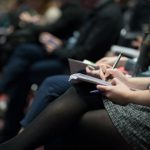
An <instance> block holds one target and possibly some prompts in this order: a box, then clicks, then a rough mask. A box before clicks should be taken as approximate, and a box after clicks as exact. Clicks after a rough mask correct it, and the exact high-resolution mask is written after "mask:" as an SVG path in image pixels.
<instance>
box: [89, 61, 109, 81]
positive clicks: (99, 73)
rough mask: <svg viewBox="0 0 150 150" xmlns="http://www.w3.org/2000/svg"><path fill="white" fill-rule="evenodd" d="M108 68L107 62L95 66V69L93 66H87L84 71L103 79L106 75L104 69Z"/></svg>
mask: <svg viewBox="0 0 150 150" xmlns="http://www.w3.org/2000/svg"><path fill="white" fill-rule="evenodd" d="M108 68H111V66H110V65H107V64H101V65H99V66H98V67H97V69H94V68H93V69H92V68H91V67H90V66H87V67H86V73H87V74H89V75H91V76H95V77H98V78H101V79H103V80H105V79H106V77H107V74H106V70H107V69H108Z"/></svg>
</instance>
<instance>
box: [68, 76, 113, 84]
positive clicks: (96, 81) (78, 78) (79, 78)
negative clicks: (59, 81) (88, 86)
mask: <svg viewBox="0 0 150 150" xmlns="http://www.w3.org/2000/svg"><path fill="white" fill-rule="evenodd" d="M69 81H70V82H71V83H78V82H80V81H84V82H89V83H93V84H100V85H105V86H108V85H111V83H109V82H107V81H105V80H101V79H98V78H95V77H92V76H89V75H85V74H82V73H75V74H72V75H70V78H69Z"/></svg>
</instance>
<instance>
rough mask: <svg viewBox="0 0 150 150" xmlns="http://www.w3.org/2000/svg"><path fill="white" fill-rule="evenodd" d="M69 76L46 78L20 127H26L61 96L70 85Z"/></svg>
mask: <svg viewBox="0 0 150 150" xmlns="http://www.w3.org/2000/svg"><path fill="white" fill-rule="evenodd" d="M68 78H69V76H67V75H58V76H53V77H49V78H47V79H46V80H45V81H44V82H43V83H42V85H41V86H40V88H39V90H38V91H37V93H36V96H35V98H34V100H33V103H32V105H31V106H30V109H29V110H28V112H27V114H26V115H25V117H24V119H23V120H22V121H21V124H22V126H24V127H25V126H27V125H28V124H29V123H30V122H31V121H32V120H33V119H34V118H35V117H36V116H37V115H38V114H39V113H40V112H41V111H43V110H44V109H45V107H46V106H47V105H48V104H49V103H51V102H52V101H54V100H55V99H56V98H57V97H59V96H60V95H61V94H63V93H64V92H65V91H66V90H67V89H68V88H69V87H70V86H71V85H70V83H69V82H68Z"/></svg>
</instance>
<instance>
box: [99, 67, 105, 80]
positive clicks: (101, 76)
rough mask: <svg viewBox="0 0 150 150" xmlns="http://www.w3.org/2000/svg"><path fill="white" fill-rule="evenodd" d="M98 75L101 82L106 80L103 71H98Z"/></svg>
mask: <svg viewBox="0 0 150 150" xmlns="http://www.w3.org/2000/svg"><path fill="white" fill-rule="evenodd" d="M99 75H100V78H101V79H102V80H106V77H105V71H104V70H103V69H100V70H99Z"/></svg>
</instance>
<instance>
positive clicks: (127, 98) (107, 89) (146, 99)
mask: <svg viewBox="0 0 150 150" xmlns="http://www.w3.org/2000/svg"><path fill="white" fill-rule="evenodd" d="M97 89H99V90H101V91H103V92H104V93H105V95H106V97H107V98H108V99H109V100H111V101H113V102H115V103H118V104H120V105H127V104H129V103H134V104H139V105H145V106H150V92H149V90H137V91H133V90H131V89H130V88H129V87H128V86H127V85H125V84H124V83H123V82H121V81H120V80H119V79H117V78H114V79H113V80H112V86H102V85H97Z"/></svg>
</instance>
